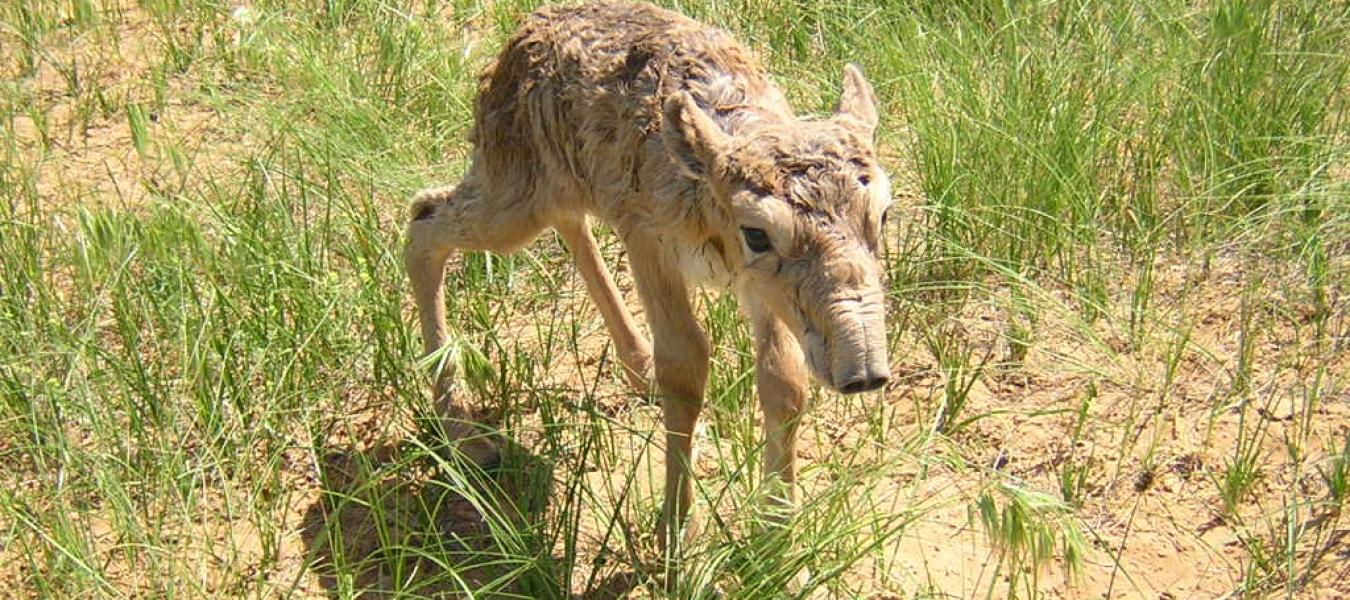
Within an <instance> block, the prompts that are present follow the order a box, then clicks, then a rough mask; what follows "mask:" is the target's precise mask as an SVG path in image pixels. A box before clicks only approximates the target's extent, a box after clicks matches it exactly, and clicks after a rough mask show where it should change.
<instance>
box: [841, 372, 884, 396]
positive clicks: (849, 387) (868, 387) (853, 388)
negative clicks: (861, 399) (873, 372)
mask: <svg viewBox="0 0 1350 600" xmlns="http://www.w3.org/2000/svg"><path fill="white" fill-rule="evenodd" d="M887 381H889V378H887V377H884V376H883V377H863V378H860V379H855V380H853V381H850V382H848V383H846V384H844V385H843V386H842V387H840V388H839V391H841V392H843V393H845V394H861V393H863V392H870V391H872V390H876V389H880V388H881V387H882V386H884V385H886V382H887Z"/></svg>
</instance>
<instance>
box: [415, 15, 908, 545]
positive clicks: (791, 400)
mask: <svg viewBox="0 0 1350 600" xmlns="http://www.w3.org/2000/svg"><path fill="white" fill-rule="evenodd" d="M876 124H877V106H876V98H875V96H874V94H873V92H872V88H871V86H870V85H869V84H868V83H867V81H866V80H865V79H864V78H863V76H862V74H861V73H860V72H859V71H858V70H857V69H856V68H854V67H852V66H848V67H846V68H845V70H844V84H843V94H842V97H841V98H840V101H839V108H838V110H837V111H836V113H835V114H834V115H832V116H830V117H828V118H820V119H805V120H803V119H798V118H797V117H796V116H795V115H794V113H793V111H792V109H791V107H790V106H788V103H787V101H786V100H785V99H784V97H783V94H782V93H781V92H779V90H778V89H777V88H776V87H775V86H774V84H773V82H772V81H770V79H769V77H768V76H767V75H766V74H765V71H764V69H763V68H761V67H760V65H759V63H758V61H757V60H756V59H755V57H754V56H753V55H752V54H751V53H750V52H749V51H748V50H746V49H745V48H744V47H742V46H741V45H740V44H739V43H737V42H736V41H735V40H734V39H733V38H732V37H731V36H730V35H728V34H727V33H725V32H723V31H721V30H718V29H715V28H712V27H709V26H706V25H703V24H700V23H697V22H695V21H692V20H690V19H688V18H685V17H683V16H681V15H678V14H676V13H673V12H669V11H666V10H662V9H658V8H655V7H653V6H650V5H646V4H630V3H603V4H589V5H584V6H568V7H548V8H543V9H541V10H539V11H538V12H535V13H534V14H532V15H530V16H529V17H528V18H527V19H526V20H525V23H524V24H523V25H522V26H521V28H520V30H519V31H518V32H517V33H516V34H515V35H514V36H513V37H512V38H511V39H510V41H509V42H507V44H506V47H505V48H504V49H503V50H502V52H501V54H500V55H499V56H498V58H497V60H496V61H495V63H494V64H492V65H491V66H490V67H488V69H487V70H486V72H485V73H484V74H483V77H482V80H481V82H480V85H479V94H478V100H477V105H476V110H475V113H474V127H473V131H472V133H471V136H470V137H471V141H472V142H473V151H472V156H471V161H472V162H471V164H470V166H469V168H468V171H467V173H466V174H465V176H464V179H463V181H461V182H460V183H459V185H458V186H454V187H445V188H439V189H432V190H426V191H423V192H421V193H419V194H418V195H417V197H416V199H415V200H414V201H413V205H412V211H411V222H410V223H409V226H408V243H407V248H406V254H405V260H406V264H407V268H408V273H409V276H410V278H411V280H412V286H413V293H414V295H415V297H416V301H417V307H418V310H419V313H420V319H421V328H422V335H423V338H424V340H425V343H426V350H427V352H428V353H431V352H434V351H436V350H438V349H439V348H440V347H441V346H442V345H443V344H444V343H445V341H446V326H445V303H444V290H443V282H444V276H445V265H446V261H447V260H448V258H449V257H450V255H451V253H452V252H453V251H454V250H456V249H458V250H491V251H494V252H509V251H511V250H514V249H516V248H518V247H520V246H521V245H523V244H526V243H528V242H529V241H531V240H532V239H534V238H535V237H536V236H537V235H538V234H539V232H540V231H541V230H542V229H543V228H545V227H550V226H551V227H554V228H555V229H557V231H558V232H559V233H560V234H561V235H562V237H563V239H564V241H565V242H566V243H567V245H568V247H569V248H570V249H571V251H572V254H573V256H574V258H575V261H576V264H577V267H578V269H579V270H580V272H581V274H582V276H583V278H584V280H585V282H586V286H587V289H588V291H589V292H590V295H591V298H592V299H593V300H594V302H595V303H596V306H597V307H598V309H599V311H600V314H601V315H602V316H603V318H604V320H605V324H606V326H607V327H608V329H609V332H610V334H611V335H612V336H613V338H614V342H615V346H616V348H617V350H618V354H619V357H620V359H621V361H622V363H623V365H624V367H625V371H626V373H627V375H628V380H629V382H630V384H631V385H633V387H635V388H636V389H638V390H639V391H644V392H645V391H646V390H647V385H648V381H649V378H650V377H651V375H652V373H653V371H654V376H655V381H656V385H657V389H658V391H659V393H660V395H661V396H662V398H663V412H664V423H665V428H666V430H667V433H666V467H665V468H666V478H665V481H666V491H665V503H664V509H663V511H662V519H661V523H662V525H661V526H660V527H659V529H658V532H657V536H658V539H659V540H660V545H661V546H662V547H665V540H666V537H667V535H668V534H669V533H671V532H672V531H674V530H677V529H679V528H680V527H681V526H682V523H683V522H684V519H685V517H686V516H687V513H688V509H689V506H690V504H691V503H692V500H693V496H692V489H691V484H690V481H689V477H688V467H689V465H690V464H691V463H692V457H691V451H692V444H691V442H692V438H691V434H692V432H693V430H694V423H695V421H696V419H697V417H698V413H699V409H700V408H701V406H702V402H703V395H704V388H705V386H706V384H707V376H708V356H709V345H708V340H707V337H706V336H705V334H704V332H703V329H702V328H701V326H700V324H699V322H698V320H697V319H696V318H695V316H694V311H693V309H692V308H691V306H690V300H689V293H690V285H693V284H698V283H713V284H716V285H723V286H728V287H730V288H731V289H732V290H733V291H734V292H735V294H736V295H737V298H738V299H739V301H740V305H741V306H742V308H743V309H744V312H745V314H746V316H747V317H748V318H749V319H750V321H751V323H752V326H753V329H754V334H755V346H756V353H757V363H756V368H755V374H756V376H757V378H758V391H759V397H760V405H761V407H762V408H763V410H764V414H765V432H766V439H767V443H766V449H765V458H764V461H765V472H766V473H767V474H768V475H769V476H770V477H776V478H778V479H779V480H781V482H782V493H781V495H780V498H779V500H780V501H781V502H783V503H787V504H790V503H791V502H792V497H793V488H794V483H795V481H796V474H797V471H796V466H795V462H794V460H795V459H794V457H795V455H796V452H795V445H796V434H797V422H798V418H799V416H800V415H801V413H802V411H803V410H804V408H805V403H806V398H807V389H806V386H807V379H808V373H809V374H810V375H813V376H814V377H815V379H817V380H818V381H819V382H821V383H822V384H824V385H826V386H828V387H830V388H832V389H835V390H838V391H840V392H844V393H855V392H863V391H869V390H874V389H877V388H879V387H881V386H882V385H884V384H885V382H886V380H887V377H888V375H889V369H888V363H887V358H886V335H885V320H884V309H883V306H884V304H883V301H882V296H883V291H882V281H881V279H882V268H881V264H880V261H879V258H878V253H879V249H880V235H881V224H882V219H883V215H884V213H885V210H886V208H887V206H888V205H889V203H890V186H889V182H888V181H887V179H886V175H885V174H884V173H883V172H882V170H881V169H880V167H879V166H878V163H877V158H876V153H875V150H874V148H873V130H874V128H875V127H876ZM588 215H593V216H596V217H598V218H600V219H603V220H604V221H606V222H607V223H609V224H610V225H611V226H612V227H613V229H614V230H615V231H616V232H618V234H619V235H620V236H621V237H622V239H623V242H624V244H625V246H626V247H627V250H628V255H629V259H630V262H631V265H632V270H633V277H634V280H635V281H636V284H637V288H638V293H639V295H640V297H641V299H642V302H643V305H644V307H645V308H646V314H647V320H648V325H649V327H650V329H651V332H652V339H653V341H654V342H655V344H654V345H653V344H652V343H651V342H649V341H648V340H647V338H646V337H645V336H644V335H643V334H642V332H640V331H639V330H638V328H637V327H636V325H635V324H634V320H633V317H632V315H631V314H630V313H629V311H628V309H627V308H626V307H625V306H624V304H623V302H622V299H621V296H620V294H619V292H618V290H617V289H615V286H614V281H613V279H612V278H611V277H610V275H609V273H608V271H607V270H606V269H605V266H604V264H603V262H602V261H601V257H600V254H599V252H598V251H597V249H596V245H595V240H594V239H593V238H592V237H591V232H590V228H589V226H588V224H587V216H588ZM436 387H437V389H436V394H437V397H438V398H440V399H441V400H440V402H441V405H440V410H442V411H443V415H444V416H445V417H447V419H448V420H451V421H453V420H455V419H463V418H466V417H467V416H468V415H469V412H468V411H467V410H466V409H465V407H464V406H463V405H462V404H461V402H460V401H459V400H458V399H456V398H455V395H454V394H452V393H451V392H450V390H448V389H447V387H448V386H447V384H446V378H445V377H444V376H442V377H441V378H439V381H438V382H437V386H436ZM456 431H459V432H463V431H464V429H463V428H459V429H457V430H456Z"/></svg>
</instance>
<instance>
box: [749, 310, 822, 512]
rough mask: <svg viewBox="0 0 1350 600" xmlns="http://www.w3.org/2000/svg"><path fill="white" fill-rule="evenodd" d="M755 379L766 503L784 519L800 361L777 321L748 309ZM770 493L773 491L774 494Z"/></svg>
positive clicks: (793, 475)
mask: <svg viewBox="0 0 1350 600" xmlns="http://www.w3.org/2000/svg"><path fill="white" fill-rule="evenodd" d="M750 317H751V325H752V327H753V328H754V333H755V378H756V381H757V386H758V388H759V405H760V408H761V409H762V410H763V411H764V477H765V480H766V481H765V483H766V485H768V486H769V487H770V496H769V498H770V502H772V503H773V504H774V505H775V506H774V508H777V509H779V510H775V511H773V512H774V514H775V515H776V516H777V517H778V518H782V517H783V516H785V515H786V511H787V509H790V508H791V507H792V506H793V505H794V503H795V501H796V485H797V427H798V425H799V424H800V422H801V417H802V413H803V412H805V410H806V402H807V395H806V394H807V382H808V375H807V371H806V359H805V357H803V356H802V349H801V345H800V344H798V343H797V340H796V339H795V338H794V337H793V335H792V332H791V331H789V330H788V328H787V326H786V325H785V324H784V323H783V321H782V320H780V319H778V318H777V317H775V316H773V314H772V313H770V312H768V311H767V310H763V309H762V308H758V307H755V306H754V305H753V304H751V309H750ZM775 488H776V489H775Z"/></svg>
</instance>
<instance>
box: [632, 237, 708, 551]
mask: <svg viewBox="0 0 1350 600" xmlns="http://www.w3.org/2000/svg"><path fill="white" fill-rule="evenodd" d="M629 256H630V257H631V262H632V266H633V277H634V279H635V281H636V282H637V287H638V293H639V295H641V297H642V303H643V305H644V306H645V307H646V309H647V322H648V325H649V326H650V327H651V331H652V344H653V349H652V359H653V363H654V366H655V371H656V385H657V389H658V391H659V392H660V395H661V412H662V421H663V422H664V425H665V430H666V465H665V471H666V477H665V482H666V490H665V502H664V503H663V505H662V510H661V518H660V520H659V521H658V524H657V531H656V539H657V545H658V546H659V547H660V549H661V551H662V553H665V552H666V551H667V549H668V548H669V545H668V540H669V539H670V538H671V537H673V536H677V535H682V532H683V530H684V525H685V520H686V518H687V517H688V515H689V508H690V507H691V506H692V505H693V503H694V488H693V481H692V479H691V477H692V473H691V470H692V468H693V464H694V449H693V442H694V425H695V424H696V423H697V421H698V413H699V411H700V410H701V409H702V408H703V392H704V388H705V387H706V386H707V383H708V357H709V355H710V353H711V351H710V348H709V344H708V338H707V336H706V335H705V334H704V333H703V328H702V326H701V325H700V324H699V322H698V319H697V318H696V317H695V316H694V310H693V307H691V306H690V304H689V287H688V285H687V284H686V283H685V280H684V277H683V275H681V274H680V272H679V270H678V269H676V268H675V267H674V266H673V265H670V264H669V263H668V262H667V261H666V260H665V259H664V255H663V253H662V252H661V251H660V249H659V248H657V247H656V246H654V245H651V244H649V243H635V244H630V247H629Z"/></svg>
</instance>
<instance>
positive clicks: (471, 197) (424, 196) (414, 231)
mask: <svg viewBox="0 0 1350 600" xmlns="http://www.w3.org/2000/svg"><path fill="white" fill-rule="evenodd" d="M411 213H412V214H411V219H410V221H409V223H408V232H407V243H406V246H405V247H404V251H403V262H404V266H405V267H406V268H407V270H408V278H409V280H410V281H411V283H412V289H413V299H414V301H415V302H416V304H417V313H418V320H419V322H420V324H421V329H422V340H423V344H424V345H425V349H426V354H428V355H429V354H432V353H434V352H436V351H437V350H440V349H441V347H442V346H444V345H445V342H446V325H445V265H446V262H447V261H449V259H450V256H451V254H453V253H454V251H455V250H488V251H492V252H499V253H505V252H510V251H512V250H515V249H516V248H519V247H520V246H522V245H524V244H526V243H528V242H529V241H530V240H532V239H534V237H535V236H537V235H538V234H539V231H540V230H541V229H543V227H544V223H543V221H542V219H541V218H540V217H539V216H538V215H537V214H536V211H535V210H534V204H533V202H532V198H531V197H530V195H529V194H526V193H521V192H516V191H514V190H512V189H509V188H508V189H500V190H499V189H495V188H494V187H492V186H485V185H483V183H482V182H481V181H479V180H478V178H477V177H476V176H475V170H474V169H473V168H470V170H469V174H468V175H467V176H465V178H464V181H463V182H461V183H460V185H459V186H455V187H445V188H436V189H430V190H425V191H422V192H419V193H418V194H417V196H416V197H415V198H414V199H413V203H412V210H411ZM453 374H454V373H453V369H451V368H447V369H444V370H443V371H442V372H440V373H437V376H436V382H435V398H436V410H437V412H438V413H439V415H440V417H441V418H442V420H443V423H444V425H445V426H446V430H447V432H449V433H450V434H451V435H452V436H455V437H462V436H463V435H465V434H467V433H468V421H469V420H470V418H471V412H470V411H469V410H468V408H467V407H466V406H464V404H463V403H462V402H461V401H460V400H459V399H457V398H456V397H455V394H454V393H452V391H451V390H450V385H449V384H450V381H451V378H452V376H453ZM478 454H480V456H477V457H475V458H479V459H484V460H486V459H488V458H489V457H488V456H486V455H483V454H484V453H483V452H479V453H478Z"/></svg>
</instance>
